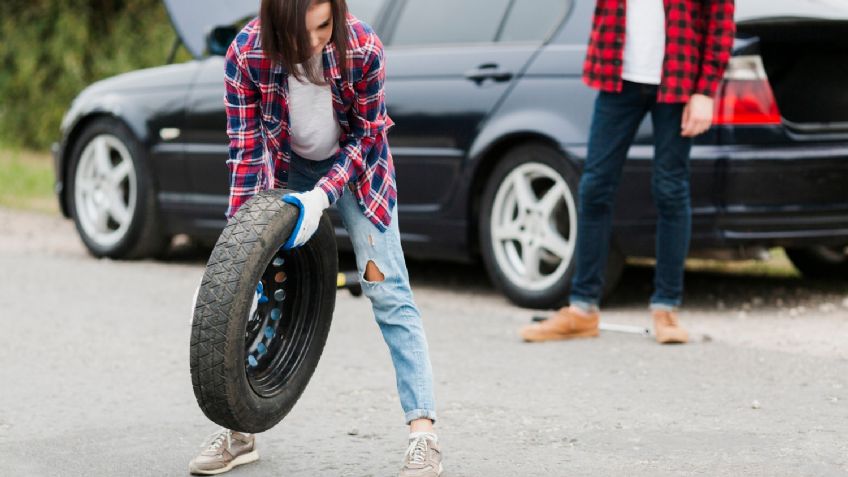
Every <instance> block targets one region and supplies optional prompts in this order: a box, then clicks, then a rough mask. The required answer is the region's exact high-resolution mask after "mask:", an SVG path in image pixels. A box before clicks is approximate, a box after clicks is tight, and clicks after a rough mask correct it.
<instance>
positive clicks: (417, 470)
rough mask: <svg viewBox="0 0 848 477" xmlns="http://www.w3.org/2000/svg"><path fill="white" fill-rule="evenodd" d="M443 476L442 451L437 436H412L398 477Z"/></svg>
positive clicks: (420, 433)
mask: <svg viewBox="0 0 848 477" xmlns="http://www.w3.org/2000/svg"><path fill="white" fill-rule="evenodd" d="M440 475H442V451H441V450H440V449H439V443H438V442H437V438H436V435H435V434H430V433H427V432H419V433H416V434H411V435H410V439H409V447H408V448H407V449H406V455H405V456H403V469H401V470H400V473H399V474H398V477H439V476H440Z"/></svg>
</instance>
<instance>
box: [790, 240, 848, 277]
mask: <svg viewBox="0 0 848 477" xmlns="http://www.w3.org/2000/svg"><path fill="white" fill-rule="evenodd" d="M786 255H788V256H789V260H791V261H792V264H793V265H795V267H796V268H798V270H800V271H801V273H803V274H804V276H806V277H810V278H841V279H848V246H842V247H827V246H816V247H807V248H787V249H786Z"/></svg>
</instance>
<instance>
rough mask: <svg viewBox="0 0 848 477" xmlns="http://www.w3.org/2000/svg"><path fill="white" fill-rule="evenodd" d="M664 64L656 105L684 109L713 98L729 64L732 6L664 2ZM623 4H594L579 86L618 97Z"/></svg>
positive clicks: (695, 0) (713, 1) (704, 0)
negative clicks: (695, 98)
mask: <svg viewBox="0 0 848 477" xmlns="http://www.w3.org/2000/svg"><path fill="white" fill-rule="evenodd" d="M664 1H665V17H666V21H665V25H666V27H665V35H666V44H665V59H664V60H663V69H662V80H661V83H660V87H659V91H658V93H657V101H659V102H662V103H685V102H687V101H689V97H690V96H691V95H692V94H703V95H706V96H709V97H714V96H715V93H716V90H717V89H718V86H719V84H720V82H721V80H722V78H723V77H724V69H725V68H726V67H727V61H728V60H729V59H730V51H731V48H732V47H733V39H734V37H735V35H736V24H735V23H734V22H733V10H734V4H733V0H664ZM626 13H627V4H626V0H597V6H596V7H595V18H594V20H593V21H592V35H591V37H590V40H589V50H588V52H587V54H586V61H585V63H584V64H583V81H584V82H585V83H586V84H587V85H589V86H591V87H593V88H597V89H600V90H602V91H607V92H613V93H617V92H620V91H621V87H622V82H623V80H622V78H621V70H622V67H623V63H624V39H625V27H626V25H627V21H626Z"/></svg>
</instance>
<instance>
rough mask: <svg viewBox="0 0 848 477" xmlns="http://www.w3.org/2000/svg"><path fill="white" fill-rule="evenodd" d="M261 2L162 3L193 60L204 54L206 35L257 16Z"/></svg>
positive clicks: (182, 0) (170, 0)
mask: <svg viewBox="0 0 848 477" xmlns="http://www.w3.org/2000/svg"><path fill="white" fill-rule="evenodd" d="M259 3H260V0H203V1H201V2H198V1H197V0H165V8H166V9H167V10H168V15H169V16H170V17H171V23H173V25H174V29H175V30H176V31H177V35H179V37H180V39H181V40H182V42H183V44H184V45H185V47H186V49H187V50H188V51H189V53H191V54H192V55H193V56H194V57H195V58H200V57H202V56H204V54H205V53H206V35H207V34H208V33H209V31H210V30H211V29H213V28H215V27H218V26H225V25H232V24H234V23H236V22H239V21H241V20H244V19H245V18H248V17H252V16H255V15H257V14H258V13H259Z"/></svg>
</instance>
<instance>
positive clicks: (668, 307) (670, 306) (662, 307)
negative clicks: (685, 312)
mask: <svg viewBox="0 0 848 477" xmlns="http://www.w3.org/2000/svg"><path fill="white" fill-rule="evenodd" d="M678 308H680V303H679V302H677V303H659V302H654V303H651V311H674V310H676V309H678Z"/></svg>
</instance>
